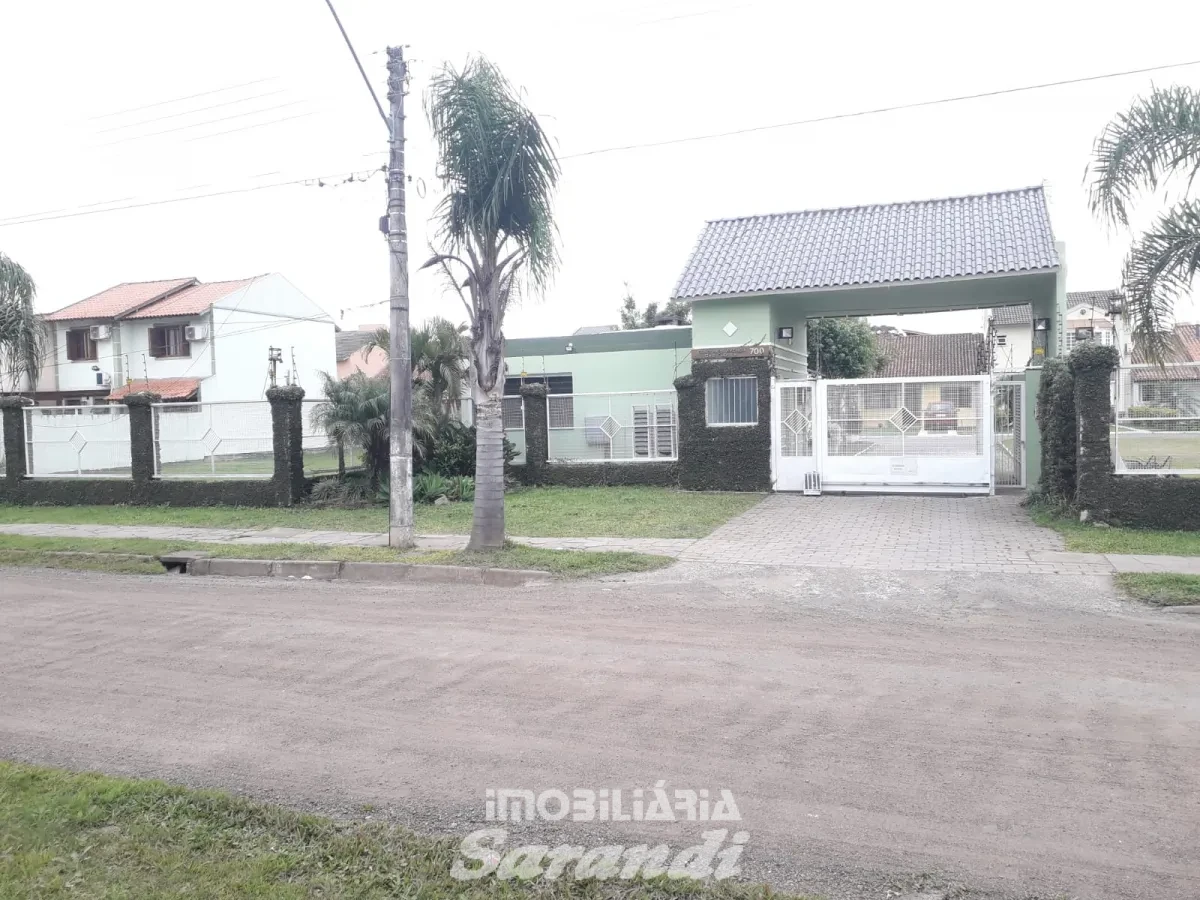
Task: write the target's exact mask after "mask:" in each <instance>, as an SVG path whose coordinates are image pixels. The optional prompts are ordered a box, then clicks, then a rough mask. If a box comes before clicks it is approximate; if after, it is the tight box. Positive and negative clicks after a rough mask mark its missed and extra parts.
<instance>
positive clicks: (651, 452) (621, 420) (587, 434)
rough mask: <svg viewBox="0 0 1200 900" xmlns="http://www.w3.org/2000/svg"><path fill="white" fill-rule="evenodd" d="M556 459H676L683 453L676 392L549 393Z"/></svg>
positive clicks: (548, 412) (550, 451) (548, 409)
mask: <svg viewBox="0 0 1200 900" xmlns="http://www.w3.org/2000/svg"><path fill="white" fill-rule="evenodd" d="M546 415H547V418H548V428H549V430H548V434H547V443H548V445H549V447H548V453H547V456H548V458H549V459H550V460H551V461H552V462H590V461H596V460H618V461H621V460H624V461H650V460H673V459H677V458H678V456H679V414H678V407H677V402H676V396H675V391H673V390H670V391H633V392H629V393H613V394H551V395H549V396H548V397H547V398H546Z"/></svg>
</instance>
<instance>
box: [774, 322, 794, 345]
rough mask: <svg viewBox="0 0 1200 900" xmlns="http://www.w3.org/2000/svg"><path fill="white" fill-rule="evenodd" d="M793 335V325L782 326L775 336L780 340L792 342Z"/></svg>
mask: <svg viewBox="0 0 1200 900" xmlns="http://www.w3.org/2000/svg"><path fill="white" fill-rule="evenodd" d="M792 334H793V331H792V326H791V325H780V326H779V330H778V331H777V332H776V333H775V336H776V338H777V339H778V340H781V341H790V340H791V339H792Z"/></svg>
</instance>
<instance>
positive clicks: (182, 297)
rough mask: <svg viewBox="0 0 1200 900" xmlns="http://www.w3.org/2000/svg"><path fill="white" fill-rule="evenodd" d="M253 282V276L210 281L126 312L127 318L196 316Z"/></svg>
mask: <svg viewBox="0 0 1200 900" xmlns="http://www.w3.org/2000/svg"><path fill="white" fill-rule="evenodd" d="M253 283H254V279H253V278H243V279H241V280H239V281H210V282H208V283H206V284H195V285H192V286H191V287H187V288H184V289H183V290H182V291H176V292H175V293H174V294H171V295H170V296H169V297H166V298H165V299H163V300H157V301H155V302H154V303H151V304H150V305H149V306H143V307H142V308H141V309H139V310H136V311H135V312H132V313H128V314H127V315H126V316H125V318H127V319H161V318H166V317H167V316H198V315H200V314H201V313H206V312H208V310H209V308H210V307H211V306H212V305H213V304H214V303H216V302H217V301H218V300H220V299H221V298H223V297H228V296H229V295H230V294H233V293H235V292H237V291H240V290H242V289H243V288H246V287H248V286H249V285H251V284H253Z"/></svg>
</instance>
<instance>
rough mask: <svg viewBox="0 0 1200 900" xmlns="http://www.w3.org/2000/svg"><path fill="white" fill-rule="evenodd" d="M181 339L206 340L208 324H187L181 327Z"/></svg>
mask: <svg viewBox="0 0 1200 900" xmlns="http://www.w3.org/2000/svg"><path fill="white" fill-rule="evenodd" d="M183 339H184V340H185V341H207V340H208V326H207V325H188V326H187V327H186V328H184V329H183Z"/></svg>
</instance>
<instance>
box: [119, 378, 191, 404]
mask: <svg viewBox="0 0 1200 900" xmlns="http://www.w3.org/2000/svg"><path fill="white" fill-rule="evenodd" d="M198 390H200V379H199V378H138V379H135V380H134V382H133V384H126V385H122V386H121V387H119V388H116V389H115V390H114V391H113V392H112V393H111V394H109V395H108V399H109V400H120V399H122V398H123V397H125V396H126V395H127V394H136V393H138V392H140V391H150V392H151V393H154V394H159V395H161V396H162V398H163V399H164V400H189V399H191V398H192V397H194V396H195V395H196V391H198Z"/></svg>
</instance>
